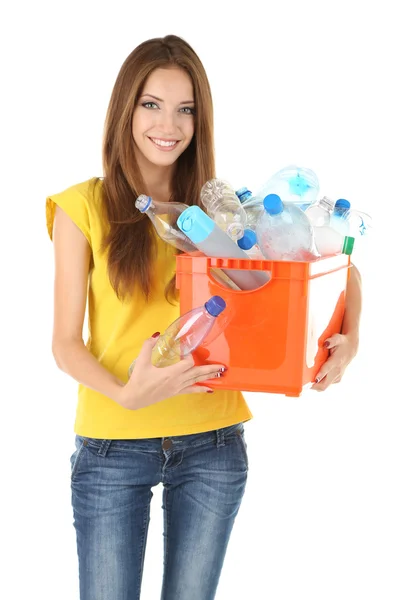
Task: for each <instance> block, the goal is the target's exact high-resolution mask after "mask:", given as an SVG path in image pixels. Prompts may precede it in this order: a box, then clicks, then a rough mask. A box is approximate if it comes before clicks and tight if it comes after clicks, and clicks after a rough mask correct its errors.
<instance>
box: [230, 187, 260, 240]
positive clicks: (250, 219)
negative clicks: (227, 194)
mask: <svg viewBox="0 0 406 600" xmlns="http://www.w3.org/2000/svg"><path fill="white" fill-rule="evenodd" d="M235 194H236V196H237V198H239V200H240V202H241V204H242V206H243V208H244V210H245V214H246V215H247V225H246V229H250V230H252V231H255V230H256V227H257V222H258V220H259V217H260V216H261V214H262V213H263V212H264V199H263V198H261V197H260V196H253V194H252V192H251V191H250V190H249V189H248V188H246V187H243V188H241V189H239V190H237V191H236V192H235Z"/></svg>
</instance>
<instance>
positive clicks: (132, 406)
mask: <svg viewBox="0 0 406 600" xmlns="http://www.w3.org/2000/svg"><path fill="white" fill-rule="evenodd" d="M156 342H157V338H155V337H151V338H149V339H148V340H146V341H145V342H144V344H143V346H142V348H141V351H140V353H139V355H138V357H137V360H136V362H135V365H134V369H133V372H132V373H131V377H130V379H129V380H128V382H127V383H126V384H125V385H124V386H123V387H122V388H121V390H120V392H119V397H118V398H117V402H118V403H119V404H120V405H121V406H123V408H127V409H129V410H137V409H139V408H145V407H146V406H149V405H151V404H155V403H156V402H160V401H161V400H165V399H166V398H170V397H171V396H176V395H178V394H196V393H200V394H201V393H202V392H209V393H210V392H212V391H213V390H212V389H210V388H209V387H207V386H203V385H196V384H197V383H199V382H201V381H208V380H210V379H214V378H216V377H219V376H220V375H221V373H222V372H223V373H224V371H225V370H226V369H225V367H224V366H223V365H220V364H213V365H203V366H195V364H194V361H193V357H192V356H191V355H189V356H187V357H186V358H184V359H182V360H180V361H179V362H178V363H176V364H174V365H171V366H169V367H154V365H153V364H152V363H151V355H152V349H153V347H154V346H155V344H156Z"/></svg>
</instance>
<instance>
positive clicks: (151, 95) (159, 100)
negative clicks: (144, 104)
mask: <svg viewBox="0 0 406 600" xmlns="http://www.w3.org/2000/svg"><path fill="white" fill-rule="evenodd" d="M145 96H148V97H149V98H154V100H158V102H164V100H162V98H158V97H157V96H154V95H153V94H143V95H142V96H141V98H145ZM194 103H195V101H194V100H184V101H183V102H179V104H194Z"/></svg>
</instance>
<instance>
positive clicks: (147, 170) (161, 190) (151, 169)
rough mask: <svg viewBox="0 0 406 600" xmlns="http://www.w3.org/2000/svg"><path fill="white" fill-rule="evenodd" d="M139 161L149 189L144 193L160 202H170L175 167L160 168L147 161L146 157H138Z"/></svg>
mask: <svg viewBox="0 0 406 600" xmlns="http://www.w3.org/2000/svg"><path fill="white" fill-rule="evenodd" d="M137 160H138V164H139V167H140V170H141V173H142V178H143V180H144V182H145V185H146V188H147V189H146V191H145V192H143V193H147V194H148V195H149V196H151V197H152V198H154V199H155V200H159V201H160V202H168V201H169V198H170V195H171V187H172V175H173V171H174V167H175V165H169V166H167V167H160V166H158V165H154V164H152V163H150V162H149V161H147V160H146V159H145V157H144V156H137Z"/></svg>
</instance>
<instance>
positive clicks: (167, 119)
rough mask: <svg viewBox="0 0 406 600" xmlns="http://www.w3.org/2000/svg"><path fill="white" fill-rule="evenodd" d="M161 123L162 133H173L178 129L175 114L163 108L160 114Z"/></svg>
mask: <svg viewBox="0 0 406 600" xmlns="http://www.w3.org/2000/svg"><path fill="white" fill-rule="evenodd" d="M159 125H160V127H161V129H162V133H165V134H167V135H173V134H174V133H175V130H176V119H175V115H174V114H173V113H172V112H171V111H165V110H162V111H161V112H160V114H159Z"/></svg>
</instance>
